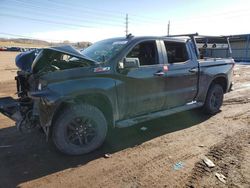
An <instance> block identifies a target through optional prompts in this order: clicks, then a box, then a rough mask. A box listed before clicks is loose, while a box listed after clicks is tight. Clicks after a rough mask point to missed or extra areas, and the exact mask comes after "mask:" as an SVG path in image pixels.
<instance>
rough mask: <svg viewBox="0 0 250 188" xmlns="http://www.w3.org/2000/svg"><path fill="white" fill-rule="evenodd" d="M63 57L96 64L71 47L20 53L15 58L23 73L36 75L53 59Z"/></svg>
mask: <svg viewBox="0 0 250 188" xmlns="http://www.w3.org/2000/svg"><path fill="white" fill-rule="evenodd" d="M63 55H69V56H70V57H71V58H77V59H79V60H83V61H84V62H88V63H89V64H97V62H95V61H94V60H92V59H89V58H88V57H86V56H84V55H82V54H81V53H80V52H79V51H77V50H76V49H75V48H73V47H72V46H69V45H67V46H58V47H51V48H44V49H39V50H34V51H30V52H24V53H21V54H19V55H18V56H17V57H16V65H17V66H18V67H19V68H20V69H21V70H23V71H27V72H32V73H36V72H39V71H40V70H41V69H43V68H44V67H46V66H48V65H50V63H51V62H53V60H54V59H60V58H61V57H62V56H63Z"/></svg>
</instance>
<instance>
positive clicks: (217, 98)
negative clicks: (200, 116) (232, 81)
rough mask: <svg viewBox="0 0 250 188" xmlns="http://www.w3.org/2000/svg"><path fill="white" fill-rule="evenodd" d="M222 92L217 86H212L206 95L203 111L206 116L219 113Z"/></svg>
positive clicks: (220, 87) (219, 86)
mask: <svg viewBox="0 0 250 188" xmlns="http://www.w3.org/2000/svg"><path fill="white" fill-rule="evenodd" d="M223 97H224V92H223V88H222V86H221V85H219V84H214V85H212V86H211V87H210V88H209V90H208V93H207V98H206V101H205V105H204V111H205V112H206V113H208V114H216V113H217V112H219V111H220V107H221V105H222V103H223Z"/></svg>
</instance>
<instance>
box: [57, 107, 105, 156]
mask: <svg viewBox="0 0 250 188" xmlns="http://www.w3.org/2000/svg"><path fill="white" fill-rule="evenodd" d="M106 134H107V121H106V119H105V117H104V115H103V113H102V112H101V111H100V110H99V109H98V108H96V107H94V106H91V105H88V104H82V105H76V106H73V107H70V108H68V109H66V110H65V111H63V112H62V113H61V115H59V117H58V118H57V120H56V122H55V124H54V127H53V142H54V144H55V145H56V147H57V148H58V149H59V150H60V151H61V152H63V153H66V154H69V155H80V154H86V153H89V152H91V151H93V150H95V149H96V148H98V147H99V146H101V145H102V143H103V142H104V140H105V137H106Z"/></svg>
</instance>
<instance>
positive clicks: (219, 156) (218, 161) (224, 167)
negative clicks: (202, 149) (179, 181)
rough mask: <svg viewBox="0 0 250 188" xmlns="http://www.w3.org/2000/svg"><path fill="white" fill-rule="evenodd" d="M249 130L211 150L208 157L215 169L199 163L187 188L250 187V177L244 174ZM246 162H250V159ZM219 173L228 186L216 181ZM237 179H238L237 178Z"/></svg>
mask: <svg viewBox="0 0 250 188" xmlns="http://www.w3.org/2000/svg"><path fill="white" fill-rule="evenodd" d="M249 141H250V132H249V130H248V131H246V130H243V131H239V132H237V133H235V135H233V136H228V137H226V138H225V140H224V141H223V142H221V143H219V144H216V145H215V146H212V147H211V148H210V151H209V152H208V153H207V154H206V156H207V157H208V158H209V159H211V160H212V161H213V162H214V163H215V165H216V166H215V167H214V168H209V167H207V166H206V164H205V163H204V162H203V160H200V161H198V162H197V163H196V164H195V166H194V168H193V170H192V173H191V175H190V176H189V177H188V183H187V184H186V187H188V188H195V187H237V184H238V183H239V184H240V185H244V186H242V187H247V186H249V185H250V180H249V179H247V177H248V176H249V175H246V176H245V175H244V174H242V173H241V172H240V171H239V169H241V168H242V161H244V159H245V158H246V156H245V153H244V148H246V147H249V144H250V142H249ZM246 160H249V159H248V158H247V159H246ZM216 172H219V173H221V174H223V175H224V176H225V177H226V178H227V180H226V181H227V182H226V184H223V183H221V182H219V180H215V179H216V177H215V173H216ZM236 177H237V178H236Z"/></svg>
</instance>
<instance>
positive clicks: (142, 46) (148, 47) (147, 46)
mask: <svg viewBox="0 0 250 188" xmlns="http://www.w3.org/2000/svg"><path fill="white" fill-rule="evenodd" d="M126 57H128V58H138V59H139V61H140V65H141V66H143V65H154V64H158V52H157V48H156V43H155V41H147V42H142V43H139V44H137V45H136V46H135V47H134V48H133V49H132V50H131V51H130V52H129V53H128V55H127V56H126Z"/></svg>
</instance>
